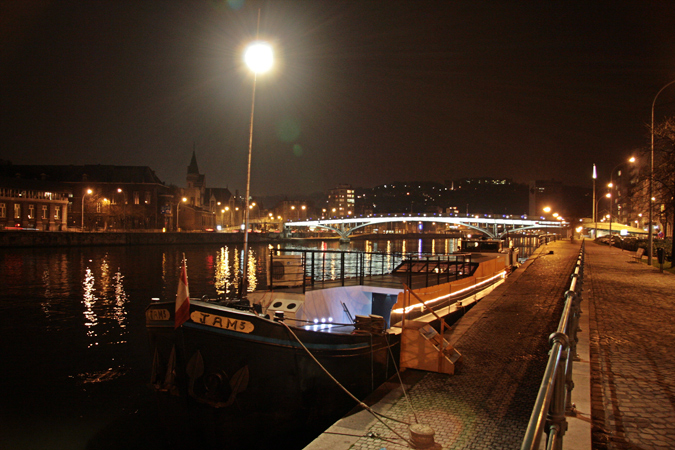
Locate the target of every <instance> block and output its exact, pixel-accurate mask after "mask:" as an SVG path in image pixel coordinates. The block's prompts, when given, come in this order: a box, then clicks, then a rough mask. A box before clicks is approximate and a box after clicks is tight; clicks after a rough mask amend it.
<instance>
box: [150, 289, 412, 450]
mask: <svg viewBox="0 0 675 450" xmlns="http://www.w3.org/2000/svg"><path fill="white" fill-rule="evenodd" d="M173 307H174V303H172V302H171V303H159V302H158V303H153V304H152V305H150V307H149V308H148V310H147V312H146V318H147V328H148V331H149V335H150V342H151V346H152V348H153V351H155V352H156V355H155V363H154V364H153V365H154V368H153V385H154V386H155V388H156V389H158V390H159V391H160V392H159V396H160V398H159V400H160V402H161V405H160V408H161V410H162V411H163V412H164V414H165V419H171V418H172V417H166V416H167V415H172V414H174V413H173V412H170V411H173V410H175V411H177V412H176V417H175V419H176V420H177V421H178V422H179V423H181V422H180V420H181V419H180V416H181V414H180V411H181V410H182V411H186V412H189V415H190V416H191V417H190V420H193V419H195V418H198V419H196V423H195V424H194V427H197V428H199V427H204V429H203V431H201V432H198V434H199V435H200V436H202V437H203V438H204V439H206V441H207V442H208V443H213V444H214V446H221V445H222V443H223V442H229V443H230V445H231V447H232V448H236V447H237V446H239V445H242V446H246V444H245V443H250V441H249V440H250V438H251V434H250V433H253V435H254V436H255V437H256V439H261V440H263V441H264V440H266V436H267V437H271V438H272V439H274V436H275V435H276V433H289V432H291V433H302V432H308V433H314V434H316V433H317V432H321V431H322V430H323V429H325V428H326V427H327V426H328V425H330V424H331V423H333V422H334V421H335V420H337V419H338V418H339V417H341V416H343V415H344V414H345V413H346V412H348V411H349V410H350V409H351V408H353V407H354V406H355V405H356V403H355V401H354V400H353V399H352V398H351V397H350V396H349V395H348V394H346V393H345V392H344V391H343V390H342V389H341V388H340V387H339V386H338V385H337V383H336V382H335V381H333V380H332V379H331V377H330V376H329V375H327V374H326V373H325V372H324V371H323V370H322V369H321V367H320V366H319V364H317V362H316V361H314V360H313V359H312V357H311V356H310V355H309V354H308V353H307V351H306V350H305V349H304V348H303V347H302V346H301V345H300V344H299V343H298V341H297V340H296V339H295V337H293V335H292V334H291V333H290V332H289V330H288V328H286V327H285V326H284V325H283V324H280V323H277V322H274V321H271V320H268V319H265V318H262V317H260V316H256V315H254V314H250V313H248V312H243V311H238V310H235V309H231V308H226V307H222V306H218V305H213V304H209V303H204V302H199V301H192V304H191V307H190V309H191V317H192V320H189V321H188V322H186V323H185V324H183V326H181V327H180V328H179V329H177V330H174V327H173V323H174V322H173ZM153 319H154V320H153ZM157 319H160V320H157ZM200 322H203V323H200ZM244 324H246V325H244ZM214 325H216V326H214ZM221 326H222V327H223V328H221ZM242 330H243V331H242ZM292 330H293V332H294V333H295V334H296V335H297V337H298V338H299V340H300V341H301V342H302V343H303V344H304V345H305V346H306V347H307V348H308V349H309V351H310V352H311V353H312V355H314V357H316V358H317V360H318V361H319V362H320V363H321V365H323V366H324V368H325V369H326V370H327V371H328V372H329V373H330V374H331V375H332V376H333V377H334V378H335V379H336V380H337V381H338V382H339V383H340V384H341V385H342V386H344V387H345V388H346V389H347V390H348V391H349V392H351V393H352V394H353V395H354V396H356V397H357V398H359V399H363V398H365V397H366V396H367V395H368V394H370V393H371V392H372V391H373V390H374V389H376V388H377V387H379V386H380V385H381V384H382V383H383V382H385V381H386V380H387V379H388V378H389V377H391V376H392V375H393V374H394V373H395V365H394V363H393V361H398V356H399V342H400V339H399V336H398V335H389V334H342V333H328V332H319V331H311V330H305V329H303V328H295V327H293V328H292ZM172 351H174V352H175V357H173V358H172V356H171V354H172ZM392 355H393V358H394V359H393V361H392ZM167 371H169V372H175V378H172V377H171V376H169V377H167V376H166V375H167ZM169 422H172V421H171V420H169ZM183 423H185V421H183ZM314 430H316V431H314ZM194 431H195V430H193V432H194ZM286 436H288V435H287V434H286ZM235 442H240V444H236V443H235ZM209 446H211V445H209Z"/></svg>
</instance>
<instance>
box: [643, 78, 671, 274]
mask: <svg viewBox="0 0 675 450" xmlns="http://www.w3.org/2000/svg"><path fill="white" fill-rule="evenodd" d="M673 83H675V80H673V81H671V82H670V83H668V84H666V85H665V86H663V87H662V88H661V89H660V90H659V92H657V93H656V95H655V96H654V101H653V102H652V129H651V135H652V152H651V158H650V169H649V254H648V257H647V264H649V265H650V266H651V265H652V253H653V251H652V249H653V248H654V236H653V227H652V223H653V217H652V214H653V213H652V209H653V205H652V201H653V200H652V198H653V195H654V193H653V192H652V191H653V185H654V106H655V105H656V99H657V97H658V96H659V94H660V93H661V92H663V90H664V89H665V88H667V87H668V86H670V85H671V84H673Z"/></svg>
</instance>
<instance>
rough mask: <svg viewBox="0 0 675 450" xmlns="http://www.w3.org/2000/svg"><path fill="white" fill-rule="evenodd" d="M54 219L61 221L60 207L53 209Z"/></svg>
mask: <svg viewBox="0 0 675 450" xmlns="http://www.w3.org/2000/svg"><path fill="white" fill-rule="evenodd" d="M54 219H56V220H61V207H60V206H58V205H57V206H55V207H54Z"/></svg>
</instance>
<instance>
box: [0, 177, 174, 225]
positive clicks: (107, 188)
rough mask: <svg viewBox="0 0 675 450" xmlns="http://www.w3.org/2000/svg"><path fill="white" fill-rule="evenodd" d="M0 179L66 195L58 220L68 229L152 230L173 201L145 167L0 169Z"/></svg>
mask: <svg viewBox="0 0 675 450" xmlns="http://www.w3.org/2000/svg"><path fill="white" fill-rule="evenodd" d="M0 175H2V176H4V177H8V178H9V177H11V178H14V179H21V180H26V181H28V180H32V181H43V182H50V183H53V184H54V185H58V186H61V187H62V189H61V191H60V192H70V193H72V195H71V196H70V197H69V198H68V210H67V215H65V216H64V217H67V227H68V228H70V229H78V230H79V229H82V230H109V229H115V230H119V229H157V228H162V227H163V226H165V224H166V218H167V216H168V215H170V204H171V200H172V198H173V195H172V193H171V191H170V189H169V188H168V187H167V186H165V185H164V183H162V182H161V181H160V180H159V178H157V176H156V175H155V173H154V172H153V171H152V170H150V168H149V167H144V166H109V165H100V164H99V165H84V166H74V165H13V164H4V165H2V166H0ZM40 214H41V213H40ZM64 225H65V224H63V223H61V224H59V226H58V227H57V228H59V229H64ZM55 226H56V223H55Z"/></svg>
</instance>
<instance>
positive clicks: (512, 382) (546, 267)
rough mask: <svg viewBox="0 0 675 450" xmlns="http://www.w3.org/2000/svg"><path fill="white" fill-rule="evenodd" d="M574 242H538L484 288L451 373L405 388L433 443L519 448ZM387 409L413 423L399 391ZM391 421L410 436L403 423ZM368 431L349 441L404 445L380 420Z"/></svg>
mask: <svg viewBox="0 0 675 450" xmlns="http://www.w3.org/2000/svg"><path fill="white" fill-rule="evenodd" d="M579 248H580V242H578V241H577V242H575V243H571V242H570V241H559V242H555V243H552V244H549V245H548V246H547V247H544V248H543V249H542V250H541V251H540V252H539V253H538V254H537V256H535V258H536V259H534V260H533V261H532V263H531V264H529V265H528V266H527V268H525V269H519V270H524V272H523V273H522V275H521V276H520V277H519V278H518V280H517V283H516V282H514V283H509V280H507V284H506V286H505V287H504V289H501V290H500V291H495V292H494V293H493V294H491V295H498V296H499V297H498V298H497V299H495V301H494V304H493V305H492V306H491V307H490V308H489V309H487V310H485V312H483V314H482V316H481V317H480V318H479V319H478V320H477V321H476V322H475V323H474V324H473V326H471V328H469V329H468V330H467V331H466V333H465V334H464V335H463V336H462V337H461V338H460V339H459V341H458V342H457V345H456V347H457V349H458V350H459V351H460V352H461V353H462V355H463V356H464V359H463V361H462V362H461V363H460V365H459V367H458V370H457V371H456V373H455V375H453V376H448V375H442V374H436V373H429V374H427V375H426V376H425V377H424V378H423V379H422V380H421V381H420V382H419V383H418V384H416V385H415V386H414V387H413V388H412V389H411V391H410V392H409V396H410V398H411V401H412V404H413V406H414V407H415V409H416V412H417V418H418V421H419V422H420V423H423V424H426V425H429V426H431V427H432V428H433V429H434V431H435V442H436V443H437V448H439V447H442V448H443V449H486V450H487V449H490V450H496V449H519V448H520V446H521V443H522V440H523V437H524V435H525V430H526V428H527V423H528V421H529V418H530V414H531V413H532V408H533V405H534V402H535V399H536V396H537V391H538V389H539V385H540V384H541V379H542V377H543V374H544V370H545V367H546V362H547V358H548V350H549V348H550V345H549V343H548V337H549V335H550V334H551V333H552V332H554V331H555V330H556V328H557V326H558V322H559V319H560V314H561V313H562V307H563V302H564V299H563V294H564V292H565V290H566V289H567V287H568V286H569V281H570V278H569V275H570V274H571V273H572V270H573V268H574V263H575V261H576V258H577V256H578V254H579ZM550 252H552V253H550ZM388 416H390V417H393V418H395V419H397V420H402V421H407V422H409V423H414V415H413V414H412V412H411V410H410V409H409V406H408V404H407V402H406V401H405V399H404V398H402V399H400V400H399V401H398V402H397V403H396V404H395V405H394V406H393V407H392V409H391V410H390V411H389V412H388ZM390 426H392V428H394V429H395V430H397V431H398V432H399V433H400V434H401V435H402V436H404V437H406V438H407V437H408V436H409V432H408V427H407V425H403V424H393V425H390ZM370 433H371V434H372V435H373V436H374V438H373V437H370V438H367V437H363V438H361V439H359V440H358V441H357V442H356V443H355V444H354V445H353V446H352V447H351V448H353V449H369V450H370V449H372V450H380V449H397V448H408V446H407V444H406V443H405V442H403V441H402V440H401V439H400V438H397V437H396V436H395V434H394V433H392V432H391V431H390V430H388V429H386V428H385V427H384V426H383V425H381V424H379V423H377V424H376V425H374V426H373V427H371V429H370Z"/></svg>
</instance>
